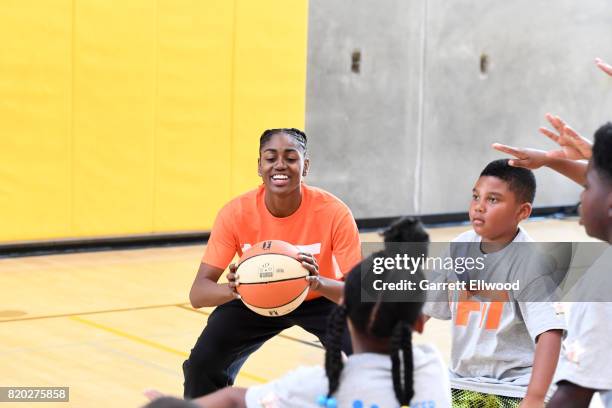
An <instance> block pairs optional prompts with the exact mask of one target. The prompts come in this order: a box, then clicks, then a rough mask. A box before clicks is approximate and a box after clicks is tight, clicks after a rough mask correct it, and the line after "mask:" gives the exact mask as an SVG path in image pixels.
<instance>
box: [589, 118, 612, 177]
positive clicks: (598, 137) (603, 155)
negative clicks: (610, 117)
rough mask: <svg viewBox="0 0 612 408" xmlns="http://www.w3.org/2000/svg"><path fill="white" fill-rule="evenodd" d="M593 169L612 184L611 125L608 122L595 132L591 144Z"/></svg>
mask: <svg viewBox="0 0 612 408" xmlns="http://www.w3.org/2000/svg"><path fill="white" fill-rule="evenodd" d="M593 167H594V168H595V169H596V170H597V172H598V173H599V174H600V175H601V176H602V177H603V178H604V179H606V180H607V181H608V182H609V183H612V123H611V122H608V123H606V124H604V125H603V126H601V127H600V128H599V129H597V131H596V132H595V143H594V144H593Z"/></svg>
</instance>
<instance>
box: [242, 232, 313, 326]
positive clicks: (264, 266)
mask: <svg viewBox="0 0 612 408" xmlns="http://www.w3.org/2000/svg"><path fill="white" fill-rule="evenodd" d="M298 253H299V250H298V249H297V248H296V247H295V246H293V245H291V244H289V243H287V242H284V241H276V240H270V241H262V242H259V243H257V244H255V245H254V246H253V247H251V248H249V249H248V250H246V251H245V252H244V253H243V254H242V256H241V257H240V260H239V261H238V270H237V272H236V273H237V274H238V275H239V281H240V285H238V288H237V290H238V293H239V294H240V296H241V298H242V302H243V303H244V304H245V305H246V306H247V307H248V308H249V309H251V310H252V311H254V312H255V313H258V314H260V315H263V316H282V315H285V314H287V313H289V312H291V311H293V310H295V309H296V308H297V307H298V306H299V305H300V304H301V303H302V302H303V301H304V299H305V298H306V295H307V294H308V282H307V281H306V279H304V278H305V277H306V276H308V270H307V269H306V268H304V267H303V266H302V263H301V262H300V261H299V260H298Z"/></svg>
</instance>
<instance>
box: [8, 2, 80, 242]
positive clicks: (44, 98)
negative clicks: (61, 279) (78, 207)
mask: <svg viewBox="0 0 612 408" xmlns="http://www.w3.org/2000/svg"><path fill="white" fill-rule="evenodd" d="M71 31H72V22H71V1H70V0H66V1H53V2H47V1H45V2H39V1H34V0H30V1H25V0H12V1H3V2H2V11H1V12H0V38H1V39H2V40H1V41H2V44H1V45H0V240H3V241H11V240H18V239H25V238H37V237H59V236H70V235H72V230H71V228H70V217H71V211H72V205H71V191H72V190H71V161H70V157H71V118H70V114H71V106H72V102H71V76H72V72H71V71H72V69H71V54H72V52H71V34H72V33H71Z"/></svg>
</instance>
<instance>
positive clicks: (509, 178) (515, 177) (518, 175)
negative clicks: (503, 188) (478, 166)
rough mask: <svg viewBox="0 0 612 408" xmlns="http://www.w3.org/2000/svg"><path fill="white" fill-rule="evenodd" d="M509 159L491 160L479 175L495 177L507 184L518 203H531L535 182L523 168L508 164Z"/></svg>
mask: <svg viewBox="0 0 612 408" xmlns="http://www.w3.org/2000/svg"><path fill="white" fill-rule="evenodd" d="M508 161H509V159H499V160H493V161H492V162H491V163H489V164H487V167H485V168H484V170H483V171H482V172H481V173H480V177H482V176H491V177H497V178H498V179H501V180H503V181H505V182H506V183H508V188H509V190H510V191H512V192H513V193H514V195H515V196H516V199H517V201H519V202H520V203H533V200H534V198H535V192H536V180H535V176H534V175H533V172H532V171H531V170H529V169H525V168H523V167H514V166H511V165H509V164H508Z"/></svg>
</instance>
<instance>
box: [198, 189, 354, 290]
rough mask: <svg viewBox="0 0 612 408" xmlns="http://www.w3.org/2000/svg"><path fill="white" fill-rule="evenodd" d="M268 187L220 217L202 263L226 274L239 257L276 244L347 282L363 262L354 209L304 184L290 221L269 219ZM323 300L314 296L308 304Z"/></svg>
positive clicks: (235, 201) (239, 199) (235, 202)
mask: <svg viewBox="0 0 612 408" xmlns="http://www.w3.org/2000/svg"><path fill="white" fill-rule="evenodd" d="M264 194H265V190H264V187H263V185H262V186H260V187H258V188H257V189H255V190H251V191H249V192H247V193H245V194H243V195H241V196H238V197H237V198H235V199H233V200H232V201H230V202H229V203H227V204H226V205H225V206H224V207H223V208H222V209H221V210H220V211H219V214H217V219H216V220H215V224H214V226H213V229H212V231H211V234H210V239H209V240H208V246H207V247H206V252H205V253H204V257H203V258H202V262H203V263H206V264H208V265H211V266H214V267H217V268H221V269H225V268H227V266H228V265H229V263H230V262H231V260H232V259H233V258H234V255H235V254H238V256H241V255H242V252H243V251H244V250H246V249H248V248H249V247H251V246H252V245H254V244H256V243H258V242H261V241H265V240H269V239H277V240H282V241H286V242H289V243H291V244H293V245H295V246H297V247H298V248H299V249H300V250H301V251H302V252H308V253H311V254H313V255H314V256H315V257H316V259H317V263H318V264H319V273H320V275H321V276H325V277H327V278H331V279H337V280H342V278H343V276H344V274H346V273H347V272H349V271H350V270H351V268H352V267H353V266H355V265H356V264H357V263H359V261H361V243H360V240H359V231H358V229H357V224H355V219H354V218H353V215H352V214H351V211H350V210H349V208H348V207H347V206H346V205H345V204H344V203H343V202H342V201H340V200H339V199H338V198H336V197H335V196H334V195H332V194H330V193H328V192H326V191H324V190H321V189H319V188H315V187H310V186H307V185H306V184H303V183H302V202H301V203H300V206H299V208H298V209H297V211H295V212H294V213H293V214H291V215H290V216H288V217H283V218H278V217H275V216H273V215H272V214H270V212H269V211H268V209H267V208H266V204H265V203H264ZM319 296H320V295H319V294H317V293H314V292H313V291H311V292H310V293H309V294H308V297H307V298H306V299H313V298H316V297H319Z"/></svg>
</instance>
